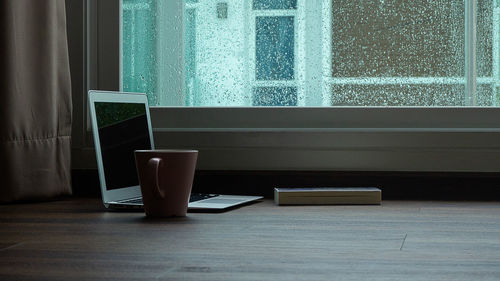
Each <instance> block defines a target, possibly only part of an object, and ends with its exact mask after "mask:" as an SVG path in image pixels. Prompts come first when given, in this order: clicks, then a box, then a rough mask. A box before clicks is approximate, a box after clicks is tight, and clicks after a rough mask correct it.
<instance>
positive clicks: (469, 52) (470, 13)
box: [465, 0, 477, 106]
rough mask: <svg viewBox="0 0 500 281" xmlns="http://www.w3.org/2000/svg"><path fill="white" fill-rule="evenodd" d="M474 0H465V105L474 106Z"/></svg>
mask: <svg viewBox="0 0 500 281" xmlns="http://www.w3.org/2000/svg"><path fill="white" fill-rule="evenodd" d="M476 24H477V20H476V0H466V1H465V77H466V81H467V83H466V90H465V91H466V92H465V97H466V99H465V105H466V106H476V105H477V99H476V77H477V61H476Z"/></svg>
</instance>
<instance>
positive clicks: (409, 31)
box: [89, 0, 500, 172]
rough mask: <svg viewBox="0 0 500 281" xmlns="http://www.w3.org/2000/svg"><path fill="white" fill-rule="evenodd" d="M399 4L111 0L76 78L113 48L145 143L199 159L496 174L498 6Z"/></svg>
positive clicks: (260, 165) (243, 166) (242, 165)
mask: <svg viewBox="0 0 500 281" xmlns="http://www.w3.org/2000/svg"><path fill="white" fill-rule="evenodd" d="M95 2H96V4H97V5H104V3H109V2H107V1H95ZM117 2H118V1H117ZM401 2H403V1H400V2H396V1H388V0H380V1H336V0H317V1H308V0H307V1H306V0H297V1H291V0H268V1H254V0H189V1H187V0H169V1H152V0H151V1H147V0H136V1H131V0H122V1H120V2H119V3H120V11H121V17H111V16H109V13H105V14H106V16H102V17H98V20H97V21H90V23H91V25H92V23H94V22H97V23H98V22H99V20H101V21H105V23H103V24H101V25H100V26H101V27H98V28H94V29H97V30H98V31H99V30H101V29H103V30H104V31H106V30H107V29H111V28H109V26H110V25H109V22H113V21H116V22H120V23H121V26H120V28H116V29H112V30H114V32H109V34H107V33H106V32H104V31H101V33H102V34H100V35H99V36H98V40H97V41H98V42H97V43H96V44H97V45H98V46H97V47H95V48H94V49H93V50H95V53H96V54H92V53H91V54H90V56H89V58H90V60H91V62H92V60H96V61H97V62H95V63H94V64H95V65H97V68H98V70H99V71H96V72H91V73H90V75H89V76H90V78H89V79H90V80H91V81H93V80H92V79H93V78H92V75H96V76H98V77H97V78H98V79H94V80H96V81H97V83H96V84H95V88H99V87H100V85H101V84H102V85H108V84H105V82H106V80H107V79H108V77H109V76H110V74H114V72H113V73H110V72H109V71H104V70H101V68H103V69H109V67H108V66H109V63H107V62H108V61H111V62H113V60H106V59H108V58H111V57H113V56H115V55H116V54H117V53H118V52H117V51H116V50H117V49H116V47H115V46H121V51H122V55H120V61H121V63H120V71H119V72H120V76H121V77H120V81H121V83H120V85H121V88H122V89H123V90H126V91H140V92H147V93H148V94H149V98H150V102H151V104H152V105H154V106H153V107H152V108H151V116H152V119H153V120H152V121H153V126H154V134H155V143H156V144H157V145H158V147H170V148H171V147H175V148H197V149H199V150H200V158H199V163H198V169H204V170H207V169H216V170H220V169H224V170H225V169H229V170H248V169H250V170H350V171H352V170H369V171H378V170H390V171H474V172H478V171H479V172H484V171H490V172H493V171H498V170H500V157H496V155H500V147H499V146H498V145H497V144H498V143H500V109H499V108H497V107H496V104H497V95H498V94H497V92H498V61H499V60H498V55H499V52H498V41H499V40H498V38H499V35H498V33H499V32H498V29H499V26H498V22H499V21H498V17H499V9H498V7H497V3H496V2H494V1H484V0H476V1H472V0H471V1H458V2H456V1H455V2H453V3H449V1H441V0H438V1H432V3H430V4H429V5H428V6H425V7H424V6H419V5H421V4H420V2H418V1H417V2H415V1H413V2H408V1H404V2H405V3H404V4H398V3H401ZM127 5H129V6H128V7H127ZM134 9H135V10H137V11H134V12H132V10H134ZM89 10H90V11H92V10H91V9H89ZM129 10H130V11H129ZM144 14H148V16H146V17H144V16H143V15H144ZM141 17H143V18H142V19H141ZM474 23H475V24H474ZM470 27H472V28H470ZM474 27H475V28H474ZM134 28H135V29H134ZM89 30H90V32H92V30H93V28H92V26H91V27H89ZM132 30H135V32H132ZM292 30H293V32H292ZM471 30H472V31H474V30H475V31H476V32H471ZM117 32H121V33H122V34H121V38H122V40H121V41H119V42H117V43H116V44H115V43H112V44H111V43H110V42H107V41H106V40H111V39H112V38H113V34H116V33H117ZM138 32H139V33H138ZM292 33H293V36H292ZM368 35H369V36H368ZM134 36H135V37H136V39H134V40H135V41H134V40H132V37H134ZM110 38H111V39H110ZM389 39H392V40H389ZM103 40H104V43H106V44H104V43H99V42H102V41H103ZM113 42H114V41H113ZM132 42H135V43H132ZM409 42H410V43H412V44H409ZM127 44H128V46H125V45H127ZM134 44H135V47H134V48H135V51H134V52H129V51H128V50H131V49H132V47H133V46H134ZM91 45H92V44H91ZM107 46H111V47H107ZM257 50H259V51H258V52H257ZM292 50H293V51H292ZM91 51H92V50H91ZM418 56H423V57H418ZM101 60H106V61H101ZM429 65H431V66H432V67H429ZM292 66H293V67H292ZM106 67H108V68H106ZM277 68H279V71H277V70H276V69H277ZM132 69H133V70H132ZM132 74H133V75H132ZM117 84H118V83H117ZM91 85H93V84H92V83H91ZM102 88H103V89H111V87H102ZM116 89H117V88H116ZM457 106H458V107H457ZM477 106H482V107H481V108H480V107H477Z"/></svg>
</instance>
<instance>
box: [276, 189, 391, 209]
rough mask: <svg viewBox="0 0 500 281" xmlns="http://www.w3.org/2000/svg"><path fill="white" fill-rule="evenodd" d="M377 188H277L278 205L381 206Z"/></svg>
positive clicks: (380, 192)
mask: <svg viewBox="0 0 500 281" xmlns="http://www.w3.org/2000/svg"><path fill="white" fill-rule="evenodd" d="M381 201H382V191H381V190H380V189H378V188H376V187H311V188H281V187H280V188H275V189H274V203H275V204H276V205H380V204H381Z"/></svg>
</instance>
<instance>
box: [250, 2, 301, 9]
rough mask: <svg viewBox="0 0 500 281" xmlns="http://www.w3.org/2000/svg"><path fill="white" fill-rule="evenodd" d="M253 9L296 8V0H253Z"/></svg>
mask: <svg viewBox="0 0 500 281" xmlns="http://www.w3.org/2000/svg"><path fill="white" fill-rule="evenodd" d="M253 8H254V9H255V10H277V9H296V8H297V0H254V1H253Z"/></svg>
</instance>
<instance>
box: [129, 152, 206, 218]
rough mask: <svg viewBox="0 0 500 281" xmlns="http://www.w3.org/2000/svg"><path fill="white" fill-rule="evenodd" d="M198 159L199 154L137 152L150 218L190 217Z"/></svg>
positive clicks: (146, 210)
mask: <svg viewBox="0 0 500 281" xmlns="http://www.w3.org/2000/svg"><path fill="white" fill-rule="evenodd" d="M197 158H198V151H197V150H136V151H135V161H136V167H137V174H138V176H139V184H140V186H141V193H142V201H143V203H144V211H145V212H146V215H147V216H151V217H171V216H181V217H183V216H186V212H187V208H188V203H189V197H190V196H191V188H192V186H193V178H194V172H195V169H196V160H197Z"/></svg>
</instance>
